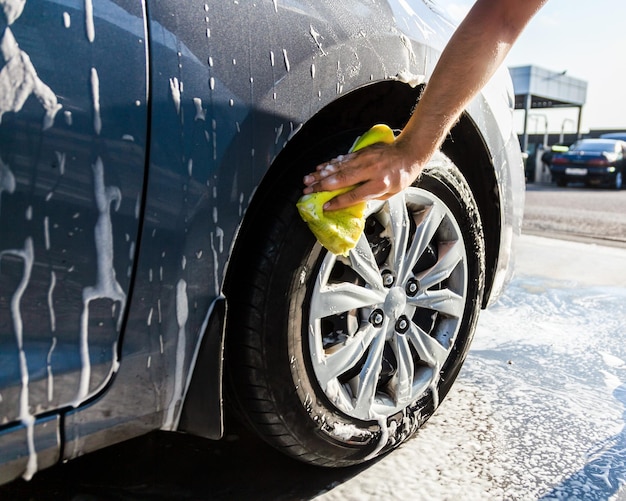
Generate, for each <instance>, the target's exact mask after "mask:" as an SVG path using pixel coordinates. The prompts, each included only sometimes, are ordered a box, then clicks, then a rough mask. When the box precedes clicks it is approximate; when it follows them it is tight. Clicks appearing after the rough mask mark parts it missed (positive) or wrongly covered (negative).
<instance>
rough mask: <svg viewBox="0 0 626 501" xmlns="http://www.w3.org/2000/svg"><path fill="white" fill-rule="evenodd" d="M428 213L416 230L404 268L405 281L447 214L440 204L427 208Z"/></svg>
mask: <svg viewBox="0 0 626 501" xmlns="http://www.w3.org/2000/svg"><path fill="white" fill-rule="evenodd" d="M426 211H427V214H425V215H424V219H423V220H422V222H421V223H420V224H419V225H418V226H417V228H416V230H415V236H414V237H413V242H411V247H410V248H409V250H408V252H407V255H406V258H405V261H404V266H403V267H402V276H401V278H402V279H403V280H404V279H405V278H406V277H407V276H408V274H409V272H410V270H411V268H412V267H413V266H414V265H415V263H417V261H418V260H419V258H420V256H421V255H422V254H423V253H424V251H425V250H426V247H427V246H428V244H429V243H430V241H431V240H432V239H433V237H434V236H435V232H436V231H437V228H439V225H440V224H441V221H442V220H443V218H444V217H445V212H444V210H443V208H442V207H440V206H439V204H438V203H433V205H431V206H430V207H428V208H426Z"/></svg>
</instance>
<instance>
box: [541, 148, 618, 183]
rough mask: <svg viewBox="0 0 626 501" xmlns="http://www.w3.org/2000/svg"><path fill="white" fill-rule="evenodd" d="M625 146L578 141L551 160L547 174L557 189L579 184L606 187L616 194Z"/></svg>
mask: <svg viewBox="0 0 626 501" xmlns="http://www.w3.org/2000/svg"><path fill="white" fill-rule="evenodd" d="M625 152H626V142H624V141H620V140H617V139H600V138H592V139H581V140H579V141H576V142H575V143H574V144H572V145H571V146H570V147H569V149H568V150H567V151H565V152H561V153H556V154H554V155H553V156H552V163H551V164H550V172H551V174H552V179H553V180H554V181H555V182H556V184H557V186H567V183H569V182H582V183H585V184H586V185H588V186H593V185H608V186H611V187H613V188H615V189H617V190H620V189H622V186H623V183H624V172H625V170H624V168H625V164H624V162H625V161H626V160H625V158H624V153H625Z"/></svg>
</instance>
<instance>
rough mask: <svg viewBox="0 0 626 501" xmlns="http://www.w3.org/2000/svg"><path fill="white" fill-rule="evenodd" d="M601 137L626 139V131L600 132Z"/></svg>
mask: <svg viewBox="0 0 626 501" xmlns="http://www.w3.org/2000/svg"><path fill="white" fill-rule="evenodd" d="M600 138H601V139H619V140H620V141H626V132H607V133H605V134H600Z"/></svg>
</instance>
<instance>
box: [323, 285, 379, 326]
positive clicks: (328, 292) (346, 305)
mask: <svg viewBox="0 0 626 501" xmlns="http://www.w3.org/2000/svg"><path fill="white" fill-rule="evenodd" d="M384 299H385V296H384V293H382V292H380V291H375V290H372V289H366V288H365V287H360V286H358V285H354V284H350V283H342V284H336V285H331V286H327V288H326V289H325V290H322V291H320V292H318V293H317V294H316V295H315V296H314V297H313V299H312V300H311V318H313V319H319V318H325V317H329V316H331V315H338V314H340V313H344V312H346V311H350V310H354V309H357V308H367V307H369V306H372V305H375V304H378V303H380V302H381V301H384Z"/></svg>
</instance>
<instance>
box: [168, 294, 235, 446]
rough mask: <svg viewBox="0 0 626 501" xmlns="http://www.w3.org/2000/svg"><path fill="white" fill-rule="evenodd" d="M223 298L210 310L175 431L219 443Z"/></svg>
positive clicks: (224, 300) (222, 357) (222, 353)
mask: <svg viewBox="0 0 626 501" xmlns="http://www.w3.org/2000/svg"><path fill="white" fill-rule="evenodd" d="M225 319H226V299H225V298H221V299H218V300H217V301H216V302H215V304H214V307H213V311H212V312H211V316H210V318H209V322H208V324H207V329H206V332H205V333H204V337H203V339H202V344H201V346H200V350H199V352H198V357H197V360H196V364H195V367H194V369H193V376H192V378H191V383H190V385H189V388H188V390H187V396H186V398H185V403H184V404H183V409H182V414H181V417H180V422H179V426H178V429H179V431H183V432H187V433H191V434H193V435H197V436H200V437H205V438H209V439H212V440H219V439H220V438H222V435H223V433H224V416H223V414H224V412H223V397H222V376H223V365H224V364H223V362H224V331H225Z"/></svg>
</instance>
